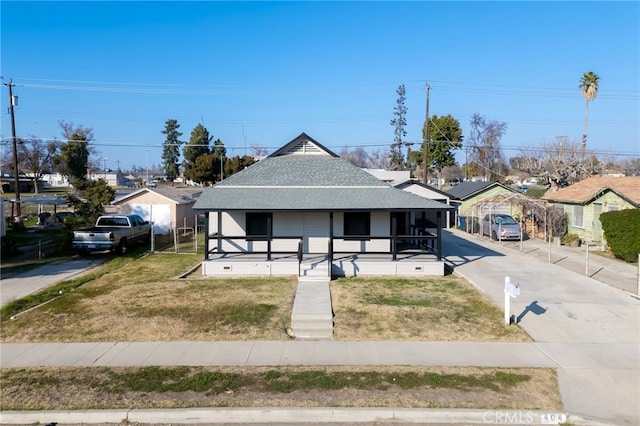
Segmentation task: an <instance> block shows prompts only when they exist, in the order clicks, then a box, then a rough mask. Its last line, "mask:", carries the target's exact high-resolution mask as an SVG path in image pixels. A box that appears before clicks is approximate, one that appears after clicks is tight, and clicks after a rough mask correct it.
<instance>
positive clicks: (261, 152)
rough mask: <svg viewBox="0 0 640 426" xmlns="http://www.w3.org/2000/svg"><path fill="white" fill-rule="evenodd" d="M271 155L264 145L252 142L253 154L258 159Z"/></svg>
mask: <svg viewBox="0 0 640 426" xmlns="http://www.w3.org/2000/svg"><path fill="white" fill-rule="evenodd" d="M268 155H269V150H268V149H267V147H266V146H264V145H259V144H251V156H252V157H253V158H254V159H255V160H256V161H257V160H262V159H263V158H265V157H266V156H268Z"/></svg>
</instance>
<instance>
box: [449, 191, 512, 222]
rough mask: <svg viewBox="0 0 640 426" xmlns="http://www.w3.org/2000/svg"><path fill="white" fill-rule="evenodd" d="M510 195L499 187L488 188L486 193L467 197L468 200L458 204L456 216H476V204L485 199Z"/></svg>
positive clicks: (509, 192)
mask: <svg viewBox="0 0 640 426" xmlns="http://www.w3.org/2000/svg"><path fill="white" fill-rule="evenodd" d="M512 193H513V192H511V191H509V190H507V189H504V188H503V187H501V186H494V187H492V188H489V189H487V190H486V191H483V192H481V193H479V194H476V195H474V196H473V197H469V198H468V199H466V200H464V201H463V202H462V203H461V204H460V207H458V215H459V216H465V217H472V216H477V214H478V209H477V205H476V204H477V203H478V202H481V201H482V200H484V199H486V198H491V197H493V196H496V195H500V194H506V195H510V194H512Z"/></svg>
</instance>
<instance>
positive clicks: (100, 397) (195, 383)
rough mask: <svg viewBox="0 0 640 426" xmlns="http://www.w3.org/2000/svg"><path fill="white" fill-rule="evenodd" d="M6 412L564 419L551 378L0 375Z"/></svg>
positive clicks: (471, 373)
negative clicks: (216, 410) (272, 411)
mask: <svg viewBox="0 0 640 426" xmlns="http://www.w3.org/2000/svg"><path fill="white" fill-rule="evenodd" d="M2 383H3V392H2V395H1V400H0V404H1V406H2V409H3V410H74V409H114V408H183V407H287V406H294V407H316V406H325V407H380V406H386V407H407V408H409V407H411V408H475V409H519V410H540V409H546V410H561V409H562V404H561V402H560V401H561V400H560V393H559V390H558V387H557V385H554V384H555V383H557V377H556V373H555V371H553V370H552V369H534V368H502V369H496V368H476V367H465V368H462V367H446V368H444V367H442V368H439V367H380V368H375V367H354V366H350V367H337V366H336V367H286V368H279V369H278V370H274V369H272V368H269V367H244V368H240V367H229V368H209V367H171V368H160V367H144V368H34V369H4V370H2Z"/></svg>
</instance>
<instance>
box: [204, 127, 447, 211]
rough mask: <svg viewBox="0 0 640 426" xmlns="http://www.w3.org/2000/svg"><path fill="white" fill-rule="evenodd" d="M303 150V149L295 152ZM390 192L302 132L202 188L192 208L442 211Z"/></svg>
mask: <svg viewBox="0 0 640 426" xmlns="http://www.w3.org/2000/svg"><path fill="white" fill-rule="evenodd" d="M300 148H303V149H300ZM448 208H450V207H449V206H447V205H445V204H442V203H439V202H437V201H433V200H428V199H425V198H422V197H419V196H417V195H414V194H411V193H408V192H405V191H402V190H400V189H397V188H393V187H391V186H390V185H388V184H386V183H384V182H382V181H380V180H379V179H377V178H376V177H374V176H372V175H371V174H369V173H367V172H365V171H364V170H362V169H360V168H358V167H356V166H354V165H352V164H351V163H349V162H347V161H345V160H343V159H342V158H340V157H338V156H336V155H335V154H334V153H333V152H331V151H329V150H327V149H326V148H324V147H323V146H322V145H320V144H318V143H317V142H316V141H314V140H313V139H312V138H310V137H309V136H308V135H306V134H305V133H302V134H301V135H300V136H298V137H297V138H295V139H294V140H292V141H291V142H289V143H288V144H286V145H285V146H284V147H282V148H280V149H279V150H277V151H276V152H275V153H274V154H272V155H270V156H269V157H267V158H265V159H263V160H261V161H259V162H257V163H254V164H252V165H251V166H249V167H247V168H246V169H244V170H242V171H240V172H238V173H236V174H234V175H232V176H230V177H229V178H227V179H226V180H223V181H222V182H219V183H217V184H216V185H214V186H211V187H208V188H206V189H205V190H204V191H203V193H202V195H201V196H200V198H199V199H198V201H196V204H195V205H194V209H195V210H213V211H222V210H280V211H295V210H308V211H330V210H424V209H440V210H445V209H448Z"/></svg>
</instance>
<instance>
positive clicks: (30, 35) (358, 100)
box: [0, 0, 640, 169]
mask: <svg viewBox="0 0 640 426" xmlns="http://www.w3.org/2000/svg"><path fill="white" fill-rule="evenodd" d="M0 8H1V33H0V35H1V40H0V43H1V44H0V47H1V54H0V55H1V57H0V59H1V63H0V66H1V75H2V77H3V80H2V81H3V83H7V82H8V80H9V79H13V82H14V83H15V88H14V94H15V95H17V96H18V97H19V105H18V107H17V108H16V110H15V114H16V115H15V117H16V131H17V135H18V136H19V137H27V136H29V135H34V136H38V137H41V138H54V137H57V138H60V137H61V136H60V128H59V126H58V120H64V121H67V122H73V123H75V124H81V125H83V126H85V127H92V128H93V129H94V136H95V142H94V147H95V149H96V150H97V151H99V153H98V154H97V155H96V156H95V157H94V160H98V159H99V160H100V164H102V163H103V161H104V160H102V159H103V158H104V157H106V158H107V167H108V168H112V169H115V168H116V167H117V166H118V165H119V166H120V167H121V168H129V167H131V166H132V165H137V166H141V167H144V166H145V165H146V164H148V165H151V164H160V162H161V145H162V142H163V140H164V135H163V134H162V133H161V131H162V130H163V129H164V123H165V121H166V120H167V119H169V118H175V119H177V120H178V122H179V123H180V125H181V127H180V130H181V131H182V132H183V135H182V140H185V141H187V140H188V139H189V136H190V133H191V131H192V130H193V128H194V127H195V126H196V125H197V124H198V123H203V124H204V125H205V126H206V127H207V129H208V130H209V132H210V134H211V135H212V136H213V137H214V138H215V139H218V138H219V139H221V140H222V141H223V142H224V144H225V146H226V147H227V153H228V154H229V155H242V154H244V153H245V152H247V153H250V148H249V147H250V146H251V145H253V144H259V145H264V146H266V147H268V148H270V149H271V150H273V149H276V148H278V147H280V146H282V145H283V144H285V143H286V142H288V141H290V140H291V139H293V138H294V137H296V136H297V135H298V134H300V133H301V132H306V133H307V134H309V135H310V136H312V137H313V138H315V139H316V140H318V141H319V142H320V143H322V144H324V145H325V146H327V147H329V148H331V149H333V150H334V151H340V150H341V149H342V147H345V146H347V147H349V149H353V148H355V147H357V146H363V147H365V148H366V149H368V150H374V149H386V148H388V146H389V145H390V144H391V143H392V142H393V137H394V134H393V130H394V129H393V127H392V126H391V125H390V124H389V121H390V120H391V119H392V118H393V108H394V106H395V101H396V99H397V94H396V89H397V87H398V85H399V84H404V85H405V87H406V91H407V94H406V97H407V100H406V103H405V104H406V106H407V108H408V114H407V121H408V126H407V131H408V135H407V137H406V139H407V140H409V141H415V142H420V140H421V128H422V125H423V123H424V118H425V104H426V100H425V98H426V94H425V83H426V82H427V81H428V82H429V85H430V87H431V89H430V115H433V114H437V115H446V114H452V115H453V116H454V117H455V118H457V119H458V120H459V121H460V123H461V125H462V127H463V132H464V135H465V137H467V136H468V133H469V121H470V118H471V116H472V115H473V114H474V113H478V114H480V115H482V116H484V117H485V118H487V119H489V120H498V121H503V122H506V123H507V125H508V127H507V132H506V134H505V136H504V137H503V139H502V145H503V148H504V152H505V155H506V156H507V157H511V156H516V155H518V154H519V151H518V150H519V148H520V147H531V146H540V145H541V144H543V143H549V142H552V141H553V140H554V139H555V138H556V137H557V136H567V137H568V138H569V139H570V140H575V141H579V140H580V138H581V135H582V128H583V122H584V112H585V100H584V97H583V96H582V94H581V92H580V90H579V89H578V82H579V80H580V77H581V76H582V75H583V74H584V73H585V72H587V71H593V72H595V73H596V74H598V75H599V76H600V90H599V94H598V97H597V98H596V99H595V100H594V101H593V102H591V103H590V106H589V128H588V145H587V148H588V149H593V150H595V151H596V152H598V153H609V154H611V155H613V154H617V158H618V159H623V158H631V156H640V3H638V2H635V1H623V2H575V1H571V2H515V1H514V2H484V1H474V2H458V1H453V2H435V1H433V2H431V1H427V2H278V3H273V2H204V1H201V2H125V1H121V2H57V1H49V2H29V1H21V2H11V1H4V0H3V1H2V2H1V3H0ZM0 103H1V105H2V108H1V110H2V122H1V123H2V128H1V130H0V133H1V134H0V136H1V137H2V138H3V141H5V144H4V145H3V146H4V149H7V148H8V146H10V145H7V144H6V142H7V139H8V138H10V137H11V127H10V118H9V114H8V112H7V106H8V92H7V87H6V86H5V85H3V86H2V94H1V96H0ZM458 158H459V159H461V160H462V161H463V160H464V156H459V157H458Z"/></svg>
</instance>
